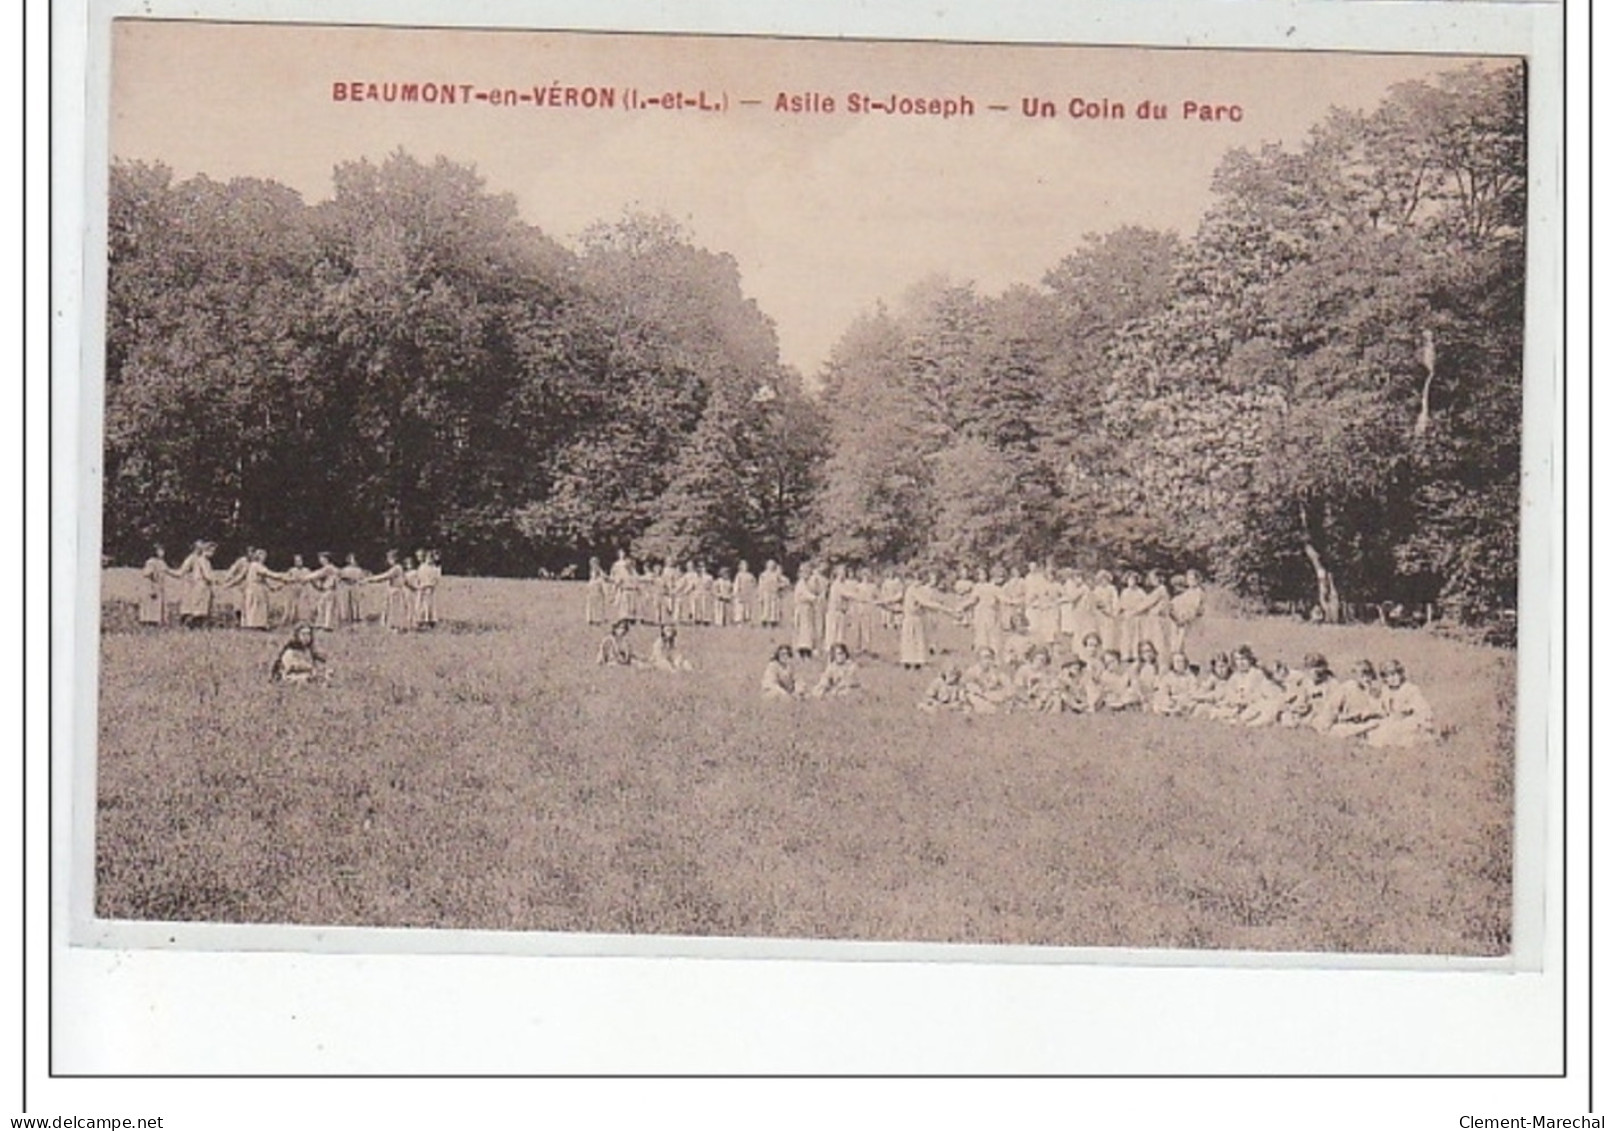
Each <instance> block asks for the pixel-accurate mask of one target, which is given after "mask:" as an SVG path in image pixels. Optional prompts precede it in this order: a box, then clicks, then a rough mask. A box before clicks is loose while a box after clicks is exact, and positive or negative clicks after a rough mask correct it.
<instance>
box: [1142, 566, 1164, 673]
mask: <svg viewBox="0 0 1615 1131" xmlns="http://www.w3.org/2000/svg"><path fill="white" fill-rule="evenodd" d="M1171 609H1172V591H1171V590H1170V589H1168V588H1167V587H1166V582H1165V581H1164V580H1162V578H1161V571H1160V570H1158V569H1152V570H1148V571H1146V572H1145V574H1144V605H1143V608H1141V609H1140V610H1139V613H1138V617H1139V622H1138V626H1139V627H1138V639H1139V643H1140V644H1142V643H1143V642H1144V641H1146V640H1148V641H1149V642H1150V643H1151V644H1152V645H1154V647H1155V653H1156V655H1158V656H1162V655H1165V656H1169V655H1171V652H1172V613H1171Z"/></svg>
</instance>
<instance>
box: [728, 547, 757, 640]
mask: <svg viewBox="0 0 1615 1131" xmlns="http://www.w3.org/2000/svg"><path fill="white" fill-rule="evenodd" d="M733 611H734V618H735V623H736V624H756V623H757V576H756V574H754V573H752V572H751V566H749V565H747V564H746V560H745V559H744V558H742V559H741V561H740V564H739V565H738V566H736V567H735V589H734V610H733Z"/></svg>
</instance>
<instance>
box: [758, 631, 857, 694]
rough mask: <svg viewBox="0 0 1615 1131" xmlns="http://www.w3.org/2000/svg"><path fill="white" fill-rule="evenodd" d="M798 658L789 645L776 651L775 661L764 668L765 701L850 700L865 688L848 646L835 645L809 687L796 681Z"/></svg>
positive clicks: (769, 662)
mask: <svg viewBox="0 0 1615 1131" xmlns="http://www.w3.org/2000/svg"><path fill="white" fill-rule="evenodd" d="M794 659H795V655H794V653H793V651H792V649H791V646H790V645H789V644H781V645H780V646H779V647H778V648H776V649H775V650H774V656H773V659H771V660H769V661H768V666H767V667H766V668H764V669H763V698H764V699H773V700H780V699H804V698H806V699H850V698H854V697H856V696H857V695H858V694H859V693H860V692H861V691H862V690H863V685H862V684H861V683H859V681H858V663H857V661H855V660H854V659H853V658H852V650H851V649H850V648H848V647H847V646H846V645H845V644H840V643H837V644H832V645H831V646H830V655H829V658H828V659H827V660H826V661H825V664H824V670H823V671H821V672H820V673H819V678H818V680H817V681H815V682H814V683H813V685H812V686H811V687H810V686H808V685H807V684H806V682H805V681H801V680H798V679H797V678H796V671H795V669H794V668H793V667H792V666H791V665H792V661H793V660H794Z"/></svg>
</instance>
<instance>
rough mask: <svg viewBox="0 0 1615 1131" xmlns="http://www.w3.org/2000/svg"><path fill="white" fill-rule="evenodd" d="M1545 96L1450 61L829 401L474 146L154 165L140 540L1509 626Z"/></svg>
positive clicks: (827, 375) (122, 198)
mask: <svg viewBox="0 0 1615 1131" xmlns="http://www.w3.org/2000/svg"><path fill="white" fill-rule="evenodd" d="M1524 81H1525V79H1524V73H1523V70H1521V69H1503V70H1498V69H1483V68H1467V69H1461V70H1454V71H1452V72H1449V73H1447V74H1446V75H1443V76H1441V77H1440V78H1439V79H1438V80H1436V81H1433V82H1415V83H1408V84H1403V85H1401V86H1398V87H1395V88H1393V89H1392V90H1391V91H1390V92H1389V93H1388V95H1387V97H1386V98H1385V99H1384V101H1383V102H1382V103H1381V104H1380V105H1379V106H1378V107H1377V108H1375V109H1374V110H1372V111H1368V112H1345V111H1336V112H1334V113H1333V114H1332V115H1331V116H1330V117H1329V118H1328V119H1327V120H1325V121H1323V122H1321V123H1319V124H1318V125H1317V126H1316V127H1315V128H1314V130H1313V131H1312V133H1311V136H1310V137H1309V138H1308V140H1307V141H1306V142H1305V143H1304V144H1302V145H1300V146H1292V147H1281V146H1269V147H1264V148H1262V149H1260V150H1258V151H1254V152H1252V151H1249V150H1235V151H1232V152H1230V153H1228V154H1227V155H1226V157H1225V159H1224V160H1223V162H1222V164H1221V166H1220V168H1219V169H1218V170H1217V172H1216V174H1215V178H1214V182H1213V185H1212V190H1213V203H1212V204H1211V206H1210V208H1209V209H1208V211H1207V212H1206V214H1205V216H1204V217H1203V219H1202V222H1201V224H1200V226H1199V229H1198V230H1197V231H1196V232H1194V233H1192V234H1181V233H1175V232H1168V231H1152V230H1146V229H1142V228H1137V227H1124V228H1120V229H1117V230H1115V231H1111V232H1109V233H1106V234H1103V235H1095V236H1091V237H1089V238H1088V239H1087V240H1086V241H1085V242H1084V243H1083V244H1082V245H1081V246H1078V247H1076V248H1073V249H1070V250H1069V253H1068V254H1066V255H1065V256H1064V257H1063V258H1061V259H1059V260H1058V261H1057V262H1054V263H1052V265H1038V264H1029V265H1028V272H1029V276H1030V275H1031V274H1033V273H1035V272H1036V271H1038V270H1039V269H1040V268H1042V267H1047V270H1046V272H1045V274H1044V275H1043V276H1042V278H1041V280H1040V281H1039V282H1038V283H1037V284H1036V285H1030V284H1028V285H1023V286H1016V287H1012V288H1010V289H1008V290H1006V291H1004V292H1003V293H1000V294H983V293H980V292H979V291H978V290H977V288H976V287H974V286H973V285H972V284H971V283H969V282H967V281H963V280H956V279H947V278H933V279H925V280H919V281H917V282H916V284H915V286H914V287H913V288H912V289H911V290H910V291H909V293H907V294H906V295H903V296H901V297H899V298H894V300H893V301H892V302H891V303H890V304H887V305H883V306H881V307H880V308H878V309H875V310H872V311H869V312H867V313H866V314H865V315H864V316H863V317H861V318H860V319H858V320H857V321H856V322H855V323H854V324H853V325H851V326H849V327H848V328H847V329H846V331H845V333H844V334H843V335H842V337H841V340H840V341H839V343H838V344H837V346H836V347H835V349H834V351H833V353H832V356H831V357H830V359H829V361H828V362H827V363H826V365H825V366H824V368H823V370H822V372H819V373H815V374H809V375H803V374H800V373H797V372H795V371H794V370H792V369H791V368H789V367H788V366H785V365H783V364H782V363H781V361H780V357H779V348H778V343H777V340H776V337H775V332H774V327H773V324H772V322H771V321H770V319H769V318H768V317H767V315H766V314H765V313H764V312H763V311H761V310H760V309H758V307H757V306H756V304H755V303H754V302H752V301H751V300H750V299H748V298H747V297H746V294H745V289H744V285H743V280H742V278H741V275H740V271H739V268H738V266H737V264H736V262H735V261H734V259H733V258H732V257H730V256H728V255H725V254H722V253H721V252H714V251H710V250H706V249H703V248H701V247H698V246H696V244H695V243H694V241H693V240H692V239H691V238H690V237H689V235H688V234H687V233H686V232H684V231H682V230H681V229H680V228H679V227H678V226H677V225H675V224H673V223H672V222H670V221H668V220H666V219H665V218H662V217H658V216H653V215H638V214H636V215H630V216H626V217H624V218H622V219H620V220H618V221H616V222H612V223H603V224H601V225H599V226H597V227H596V228H594V229H592V230H591V231H590V232H588V233H587V234H586V236H585V237H584V238H582V239H581V240H580V241H579V242H578V244H577V246H575V247H567V246H563V245H561V244H560V243H558V242H556V241H555V240H553V239H551V238H549V237H548V236H546V235H545V234H544V233H543V232H542V231H541V230H540V229H539V228H537V227H535V226H533V225H532V224H530V223H527V222H525V221H524V220H523V219H522V218H521V216H520V215H519V214H518V210H517V207H516V203H515V200H514V198H512V197H510V196H506V195H499V194H495V193H492V192H490V191H488V190H487V188H486V187H485V186H484V184H483V182H482V181H481V179H480V178H479V176H478V175H477V173H476V171H475V170H474V169H471V168H468V167H466V166H463V165H459V164H456V163H454V162H451V161H448V160H445V159H442V158H439V159H437V160H435V161H432V162H424V161H422V160H419V159H417V158H416V157H414V156H412V155H410V154H408V153H405V152H402V151H400V152H395V153H394V154H393V155H391V156H390V157H388V158H387V159H386V160H384V161H382V162H380V163H379V164H378V163H373V162H369V161H355V162H351V163H348V164H344V165H341V166H339V167H338V168H337V169H336V170H335V174H334V185H333V193H332V195H331V197H330V199H329V200H325V201H322V202H320V203H317V204H313V205H310V204H308V203H306V202H305V201H304V200H303V199H302V198H301V197H300V196H299V195H298V194H296V193H295V192H293V191H291V190H290V189H288V188H286V187H284V186H281V185H278V184H275V183H273V182H269V181H262V180H253V179H238V180H232V181H229V182H227V183H220V182H218V181H215V180H211V179H209V178H207V177H205V176H197V177H193V178H191V179H188V180H183V181H176V180H175V178H174V176H173V174H172V173H171V172H170V171H169V170H168V169H166V168H165V167H163V166H161V165H154V164H147V163H142V162H127V161H120V162H117V163H115V164H114V166H113V168H112V172H111V191H110V203H109V231H108V252H109V264H108V268H109V280H108V310H107V340H106V361H107V366H106V450H105V476H106V492H105V510H104V544H105V549H106V552H107V553H108V554H109V555H110V556H112V557H113V558H114V559H125V560H136V559H138V558H140V557H142V556H144V553H145V551H146V549H147V547H148V544H149V543H150V541H152V540H153V539H159V540H165V541H167V542H168V543H169V544H170V545H173V546H180V545H184V544H187V543H188V542H189V540H190V539H192V538H195V537H202V536H207V537H213V538H216V539H219V540H221V541H224V542H227V543H234V544H236V545H239V544H240V543H242V542H252V543H254V544H261V545H264V546H267V547H270V548H271V549H272V550H274V551H275V552H280V551H281V550H284V552H286V553H288V554H289V553H290V552H291V551H292V550H299V551H303V552H308V551H312V550H314V549H319V548H326V549H331V550H334V551H337V552H339V553H340V552H346V551H347V550H350V549H351V550H356V551H358V552H360V553H361V554H362V555H368V556H373V555H375V553H376V552H377V551H378V550H379V549H380V548H382V547H384V546H387V545H404V546H410V547H413V546H418V545H433V546H437V547H440V548H441V549H442V550H443V551H444V554H445V557H446V560H447V564H448V566H449V568H450V569H451V571H453V572H467V573H469V572H483V573H503V574H524V573H532V572H534V571H536V570H537V569H539V568H541V567H542V568H549V569H556V568H558V567H561V566H563V565H566V564H571V563H576V562H578V561H580V560H582V559H583V558H585V557H587V556H589V555H593V554H598V555H601V556H609V555H611V554H614V552H615V551H616V550H617V549H618V548H619V547H621V548H628V549H630V550H631V551H632V552H634V553H636V554H639V555H645V556H651V557H657V558H661V557H665V556H674V557H678V558H681V559H683V558H689V557H706V558H713V559H719V560H725V561H727V560H731V559H733V558H736V557H749V558H751V559H752V560H753V561H758V560H761V559H764V558H768V557H774V558H779V559H782V560H784V561H787V562H792V563H794V562H796V561H800V560H802V559H804V558H806V557H809V556H820V557H830V558H836V559H842V560H857V561H870V562H896V561H924V562H934V563H939V564H952V563H964V562H969V563H975V562H982V561H998V560H1016V561H1022V560H1027V559H1030V558H1034V557H1039V558H1041V557H1045V556H1052V557H1054V558H1056V559H1057V560H1059V561H1062V562H1065V563H1069V564H1078V565H1082V564H1090V563H1100V562H1103V563H1106V564H1117V563H1140V564H1152V565H1165V566H1187V565H1197V566H1200V567H1202V568H1204V569H1205V570H1206V571H1207V572H1209V573H1210V574H1211V576H1213V577H1214V578H1216V579H1218V580H1219V581H1221V582H1222V583H1223V584H1225V585H1227V586H1229V587H1231V588H1233V589H1235V590H1237V591H1239V592H1241V593H1243V594H1246V595H1248V596H1250V597H1252V598H1254V599H1258V600H1264V601H1300V602H1303V603H1305V604H1308V605H1310V604H1314V603H1315V604H1316V605H1318V607H1319V608H1320V609H1322V611H1323V612H1324V613H1325V615H1327V616H1329V617H1331V618H1334V617H1337V616H1339V615H1340V610H1341V609H1342V607H1343V606H1345V605H1347V604H1349V603H1362V602H1373V601H1380V600H1395V601H1401V602H1407V603H1409V604H1413V603H1423V602H1431V603H1433V604H1436V605H1438V606H1439V607H1440V608H1441V610H1442V612H1443V615H1444V616H1446V617H1448V618H1450V619H1451V620H1453V621H1455V622H1467V623H1490V622H1496V621H1497V620H1499V619H1500V618H1501V619H1505V620H1506V618H1507V617H1508V616H1509V615H1510V613H1511V610H1512V608H1513V606H1514V601H1515V588H1516V561H1517V557H1518V554H1517V546H1516V542H1517V537H1518V510H1519V487H1520V404H1521V384H1522V336H1523V326H1524V278H1525V257H1524V227H1525V186H1526V175H1525V99H1524V95H1525V92H1524ZM1056 254H1058V250H1056Z"/></svg>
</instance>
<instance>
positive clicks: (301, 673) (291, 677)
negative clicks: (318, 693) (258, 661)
mask: <svg viewBox="0 0 1615 1131" xmlns="http://www.w3.org/2000/svg"><path fill="white" fill-rule="evenodd" d="M325 678H326V668H325V657H324V656H322V655H320V653H319V650H318V649H316V648H315V647H314V626H313V625H309V624H300V625H298V626H297V627H296V628H295V629H293V630H292V638H291V639H290V640H288V641H286V643H285V644H284V645H282V646H281V649H280V655H278V656H276V657H275V662H274V664H273V665H272V666H271V667H270V669H269V679H270V681H271V682H273V683H323V682H324V681H325Z"/></svg>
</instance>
